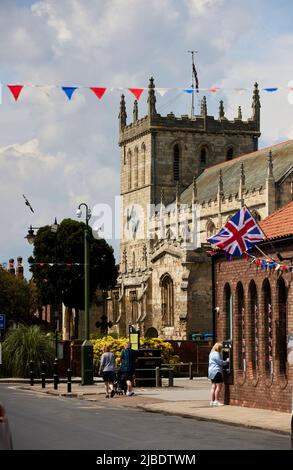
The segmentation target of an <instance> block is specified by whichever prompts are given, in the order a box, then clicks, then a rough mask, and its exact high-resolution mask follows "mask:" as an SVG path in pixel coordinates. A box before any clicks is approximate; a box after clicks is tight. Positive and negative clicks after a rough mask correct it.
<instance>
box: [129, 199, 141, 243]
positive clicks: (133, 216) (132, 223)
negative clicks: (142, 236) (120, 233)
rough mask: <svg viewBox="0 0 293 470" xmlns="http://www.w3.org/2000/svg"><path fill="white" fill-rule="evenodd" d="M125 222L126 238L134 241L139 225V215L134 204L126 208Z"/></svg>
mask: <svg viewBox="0 0 293 470" xmlns="http://www.w3.org/2000/svg"><path fill="white" fill-rule="evenodd" d="M126 220H127V224H126V230H127V234H128V237H129V238H130V239H132V240H135V238H136V235H137V231H138V227H139V224H140V219H139V213H138V210H137V208H136V207H135V204H134V205H132V206H129V207H128V208H127V216H126Z"/></svg>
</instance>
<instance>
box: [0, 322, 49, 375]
mask: <svg viewBox="0 0 293 470" xmlns="http://www.w3.org/2000/svg"><path fill="white" fill-rule="evenodd" d="M30 361H34V372H35V374H36V376H40V374H41V363H42V361H45V362H46V363H47V365H48V368H49V370H50V368H51V367H52V363H53V361H54V348H53V346H52V343H51V340H50V338H48V337H47V336H46V335H45V333H43V332H42V331H41V330H40V327H39V326H36V325H34V326H26V325H19V326H18V328H16V329H13V330H12V329H11V330H10V331H9V332H8V335H7V336H6V339H5V341H4V342H3V369H4V371H3V372H4V374H5V375H6V376H12V377H29V362H30ZM48 372H49V371H48Z"/></svg>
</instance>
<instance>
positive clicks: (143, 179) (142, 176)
mask: <svg viewBox="0 0 293 470" xmlns="http://www.w3.org/2000/svg"><path fill="white" fill-rule="evenodd" d="M144 185H145V144H144V143H143V144H142V145H141V186H144Z"/></svg>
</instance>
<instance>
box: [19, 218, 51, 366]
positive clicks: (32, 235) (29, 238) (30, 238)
mask: <svg viewBox="0 0 293 470" xmlns="http://www.w3.org/2000/svg"><path fill="white" fill-rule="evenodd" d="M39 228H41V227H32V226H31V225H30V226H29V229H28V233H27V235H26V236H25V237H24V238H26V239H27V241H28V243H29V244H30V245H33V244H34V241H35V238H36V235H35V232H34V231H35V230H39ZM50 230H51V232H52V233H55V265H56V264H57V230H58V223H57V219H56V217H55V221H54V223H53V224H52V225H51V226H50ZM53 320H54V326H55V361H56V360H57V361H58V330H59V311H58V304H57V275H56V274H55V286H54V307H53Z"/></svg>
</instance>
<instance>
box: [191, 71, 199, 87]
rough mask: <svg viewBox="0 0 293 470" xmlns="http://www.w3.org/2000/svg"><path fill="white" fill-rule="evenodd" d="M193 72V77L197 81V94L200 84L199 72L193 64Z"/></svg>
mask: <svg viewBox="0 0 293 470" xmlns="http://www.w3.org/2000/svg"><path fill="white" fill-rule="evenodd" d="M192 72H193V76H194V80H195V88H196V91H197V93H198V92H199V88H198V87H199V83H198V77H197V71H196V68H195V65H194V64H192Z"/></svg>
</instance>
